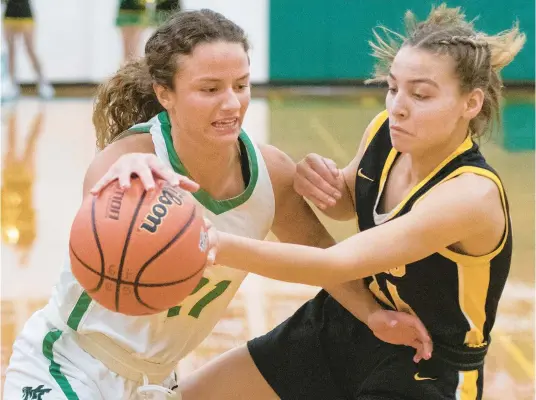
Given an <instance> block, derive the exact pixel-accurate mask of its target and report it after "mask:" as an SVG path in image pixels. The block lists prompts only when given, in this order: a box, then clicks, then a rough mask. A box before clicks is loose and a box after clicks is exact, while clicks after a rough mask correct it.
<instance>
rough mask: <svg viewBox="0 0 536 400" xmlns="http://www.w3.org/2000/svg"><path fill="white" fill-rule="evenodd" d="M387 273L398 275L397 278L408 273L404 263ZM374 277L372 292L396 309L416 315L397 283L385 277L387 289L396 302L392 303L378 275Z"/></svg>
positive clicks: (371, 286) (370, 286) (371, 285)
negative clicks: (380, 283)
mask: <svg viewBox="0 0 536 400" xmlns="http://www.w3.org/2000/svg"><path fill="white" fill-rule="evenodd" d="M387 274H389V275H392V276H396V277H397V278H402V277H403V276H404V275H406V266H405V265H403V266H401V267H396V268H392V269H390V270H389V271H388V272H387ZM372 279H373V281H372V282H371V283H370V285H369V288H370V290H371V291H372V293H374V295H376V297H378V298H379V299H381V300H382V301H383V302H384V303H385V304H388V305H390V306H391V307H393V308H394V309H395V310H398V311H404V312H407V313H410V314H413V315H415V311H413V309H412V308H411V307H410V306H409V304H408V303H406V302H405V301H404V300H402V298H401V297H400V295H399V294H398V289H397V288H396V285H395V284H394V283H392V282H391V281H390V280H389V278H387V279H385V283H386V285H387V290H388V291H389V294H390V295H391V298H392V299H393V302H394V303H395V304H393V303H391V302H390V301H389V299H388V298H387V296H385V294H384V293H383V292H382V290H381V289H380V285H379V284H378V281H377V280H376V277H375V276H374V277H373V278H372Z"/></svg>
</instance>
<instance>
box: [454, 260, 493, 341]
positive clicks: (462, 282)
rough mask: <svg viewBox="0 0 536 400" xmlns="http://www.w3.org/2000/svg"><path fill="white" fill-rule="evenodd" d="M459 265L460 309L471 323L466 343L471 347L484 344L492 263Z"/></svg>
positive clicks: (466, 335)
mask: <svg viewBox="0 0 536 400" xmlns="http://www.w3.org/2000/svg"><path fill="white" fill-rule="evenodd" d="M457 265H458V291H459V292H458V293H459V303H460V310H461V311H462V313H463V315H465V318H467V322H468V323H469V331H468V332H467V333H466V334H465V341H464V343H465V344H466V345H468V346H470V347H478V346H481V345H483V344H484V323H485V322H486V298H487V296H488V289H489V280H490V271H491V269H490V264H489V261H488V262H484V263H481V264H480V265H478V266H475V265H473V266H469V267H468V266H466V265H462V264H457Z"/></svg>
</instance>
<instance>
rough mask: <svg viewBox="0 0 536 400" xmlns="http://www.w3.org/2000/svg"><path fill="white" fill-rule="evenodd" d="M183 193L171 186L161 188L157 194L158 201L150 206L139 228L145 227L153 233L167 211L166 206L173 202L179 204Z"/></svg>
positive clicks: (181, 201)
mask: <svg viewBox="0 0 536 400" xmlns="http://www.w3.org/2000/svg"><path fill="white" fill-rule="evenodd" d="M182 203H183V195H182V193H180V192H177V191H176V190H175V189H173V188H172V187H169V186H166V187H164V188H163V189H162V194H161V195H160V196H158V202H157V203H156V204H155V205H154V206H153V207H152V208H151V212H150V213H148V214H147V215H146V216H145V220H144V222H143V223H142V224H141V226H140V229H145V230H146V231H147V232H149V233H155V232H156V230H157V229H158V226H159V225H160V224H161V223H162V221H163V219H164V217H165V216H166V215H167V213H168V207H169V206H172V205H173V204H176V205H179V206H181V205H182Z"/></svg>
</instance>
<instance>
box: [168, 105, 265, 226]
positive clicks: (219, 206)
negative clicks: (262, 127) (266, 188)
mask: <svg viewBox="0 0 536 400" xmlns="http://www.w3.org/2000/svg"><path fill="white" fill-rule="evenodd" d="M158 120H159V121H160V124H161V127H162V135H163V136H164V141H165V142H166V148H167V152H168V157H169V161H170V163H171V166H172V167H173V169H174V170H175V172H177V173H179V174H181V175H185V176H190V174H189V173H188V171H187V170H186V168H185V167H184V165H183V164H182V163H181V160H180V159H179V156H178V155H177V152H176V151H175V147H173V138H172V137H171V124H170V122H169V116H168V114H167V113H166V112H165V111H164V112H161V113H160V114H158ZM239 140H241V141H242V143H244V145H245V146H246V151H247V153H248V161H249V170H250V172H251V178H250V180H249V183H248V185H247V187H246V189H245V190H244V191H243V192H242V193H241V194H239V195H238V196H236V197H233V198H231V199H227V200H215V199H213V198H212V197H211V196H210V194H208V193H207V192H206V191H204V190H203V189H199V190H198V191H197V192H195V193H193V195H194V197H195V198H196V199H197V201H199V203H201V204H202V205H203V206H204V207H205V208H206V209H207V210H210V211H211V212H213V213H214V214H216V215H219V214H223V213H224V212H227V211H230V210H232V209H233V208H236V207H238V206H240V205H242V204H244V203H245V202H246V201H248V200H249V198H250V197H251V195H252V194H253V190H254V189H255V186H256V184H257V180H258V179H259V165H258V162H257V153H256V151H255V147H254V146H253V143H252V142H251V140H250V139H249V137H248V135H246V133H245V132H244V131H240V136H239Z"/></svg>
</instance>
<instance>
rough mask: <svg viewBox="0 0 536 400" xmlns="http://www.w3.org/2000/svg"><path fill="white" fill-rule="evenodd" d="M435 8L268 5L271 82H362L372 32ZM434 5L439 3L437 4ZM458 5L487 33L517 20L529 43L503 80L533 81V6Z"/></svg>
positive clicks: (317, 1) (421, 2)
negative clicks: (373, 29)
mask: <svg viewBox="0 0 536 400" xmlns="http://www.w3.org/2000/svg"><path fill="white" fill-rule="evenodd" d="M432 4H433V3H432V2H430V1H427V0H404V1H401V0H332V1H321V0H270V81H272V82H274V81H332V80H338V79H343V80H346V79H350V80H354V79H357V80H362V79H366V78H368V77H370V74H371V73H372V70H373V59H372V57H371V56H370V47H369V45H368V43H367V41H368V40H370V39H371V38H372V28H374V27H375V26H377V25H380V24H383V25H386V26H388V27H389V28H392V29H394V30H396V31H401V30H402V27H403V23H402V19H403V15H404V13H405V11H406V10H408V9H410V10H412V11H414V12H415V13H416V14H417V16H418V17H419V18H420V19H423V18H425V17H426V15H427V14H428V12H429V11H430V8H431V5H432ZM434 4H439V2H436V3H434ZM447 4H448V5H449V6H462V8H463V9H464V10H465V12H466V15H467V16H468V17H469V18H475V17H477V16H478V17H479V18H478V20H477V21H476V23H475V25H476V27H477V29H479V30H483V31H485V32H486V33H496V32H499V31H502V30H504V29H508V28H510V27H511V26H512V23H513V22H514V21H515V20H516V19H518V20H519V22H520V27H521V29H522V31H523V32H525V33H526V34H527V39H528V40H527V43H526V45H525V47H524V49H523V50H522V51H521V53H519V55H518V56H517V57H516V59H515V60H514V62H513V63H512V64H510V65H509V66H508V67H506V68H505V69H504V71H503V78H504V79H505V80H515V81H534V57H535V53H534V48H535V45H534V1H533V0H508V1H506V2H505V1H498V0H466V1H460V0H458V1H456V0H453V1H450V2H448V3H447Z"/></svg>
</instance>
